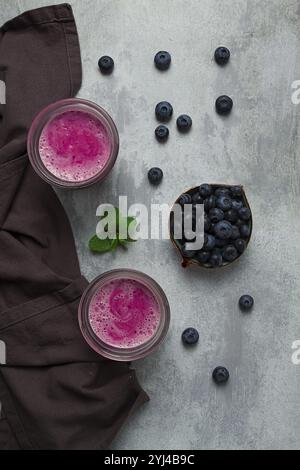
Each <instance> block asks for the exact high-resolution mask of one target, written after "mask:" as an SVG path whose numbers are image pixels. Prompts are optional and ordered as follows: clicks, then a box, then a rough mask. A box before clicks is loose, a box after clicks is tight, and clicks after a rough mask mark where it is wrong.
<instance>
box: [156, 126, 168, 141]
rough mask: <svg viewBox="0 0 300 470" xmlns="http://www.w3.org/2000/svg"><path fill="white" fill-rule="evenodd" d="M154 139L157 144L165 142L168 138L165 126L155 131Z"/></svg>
mask: <svg viewBox="0 0 300 470" xmlns="http://www.w3.org/2000/svg"><path fill="white" fill-rule="evenodd" d="M155 137H156V138H157V140H158V141H159V142H166V140H168V137H169V129H168V128H167V127H166V126H163V125H161V126H158V127H157V128H156V129H155Z"/></svg>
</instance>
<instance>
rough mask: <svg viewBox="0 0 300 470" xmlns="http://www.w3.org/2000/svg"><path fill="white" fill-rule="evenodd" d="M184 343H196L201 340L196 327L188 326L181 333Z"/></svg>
mask: <svg viewBox="0 0 300 470" xmlns="http://www.w3.org/2000/svg"><path fill="white" fill-rule="evenodd" d="M181 339H182V342H183V343H184V344H189V345H191V344H196V343H198V341H199V333H198V331H197V330H196V329H195V328H187V329H186V330H184V332H183V333H182V335H181Z"/></svg>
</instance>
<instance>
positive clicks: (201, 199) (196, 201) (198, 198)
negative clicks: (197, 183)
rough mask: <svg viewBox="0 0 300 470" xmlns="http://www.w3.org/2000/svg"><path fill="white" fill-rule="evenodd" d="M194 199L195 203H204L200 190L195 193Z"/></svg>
mask: <svg viewBox="0 0 300 470" xmlns="http://www.w3.org/2000/svg"><path fill="white" fill-rule="evenodd" d="M192 199H193V203H194V204H203V198H202V196H201V194H199V193H198V192H197V193H195V194H193V196H192Z"/></svg>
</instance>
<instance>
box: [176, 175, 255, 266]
mask: <svg viewBox="0 0 300 470" xmlns="http://www.w3.org/2000/svg"><path fill="white" fill-rule="evenodd" d="M210 186H211V187H212V188H213V189H214V190H216V189H218V188H225V189H226V188H228V189H230V188H232V187H233V186H239V187H240V188H241V189H242V195H241V196H240V199H241V200H242V201H243V205H244V206H245V207H247V208H248V209H249V210H250V212H251V208H250V205H249V202H248V200H247V198H246V194H245V191H244V188H243V186H242V185H236V184H210ZM198 188H199V186H196V187H194V188H190V189H188V190H187V191H185V192H184V193H182V194H190V195H191V196H192V195H193V194H195V193H196V191H197V189H198ZM180 196H181V194H180ZM180 196H178V198H177V199H176V201H175V202H174V205H175V204H178V203H179V202H178V201H179V198H180ZM171 214H172V211H171ZM248 225H249V227H250V234H249V237H248V238H247V239H245V238H243V240H244V241H245V243H246V247H245V250H244V251H243V253H245V251H246V249H247V248H248V245H249V242H250V239H251V235H252V228H253V220H252V212H251V217H250V220H249V221H248ZM169 231H170V239H171V241H172V243H173V245H174V246H175V248H176V249H177V250H178V252H179V253H180V256H181V258H182V263H181V265H182V267H184V268H186V267H187V266H189V265H196V266H200V267H202V268H207V269H215V266H212V265H211V264H210V263H205V264H202V263H200V262H199V261H198V260H196V259H193V258H187V257H185V256H184V255H183V254H182V250H181V244H180V243H179V241H178V240H175V239H174V234H173V232H172V223H171V215H170V219H169ZM243 253H240V254H239V255H238V256H237V257H236V258H235V259H234V260H233V261H224V260H223V263H222V265H221V266H219V267H220V268H223V267H225V266H228V265H230V264H232V263H234V262H235V261H237V260H238V259H239V258H240V257H241V256H242V255H243Z"/></svg>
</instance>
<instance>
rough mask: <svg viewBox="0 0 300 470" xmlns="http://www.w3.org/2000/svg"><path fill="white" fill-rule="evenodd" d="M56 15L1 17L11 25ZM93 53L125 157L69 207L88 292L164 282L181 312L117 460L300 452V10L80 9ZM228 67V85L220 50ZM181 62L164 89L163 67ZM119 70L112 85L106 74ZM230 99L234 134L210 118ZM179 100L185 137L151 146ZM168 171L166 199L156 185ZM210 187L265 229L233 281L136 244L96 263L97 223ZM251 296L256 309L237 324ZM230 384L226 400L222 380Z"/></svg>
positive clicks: (77, 5) (124, 2)
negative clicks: (18, 19) (120, 279)
mask: <svg viewBox="0 0 300 470" xmlns="http://www.w3.org/2000/svg"><path fill="white" fill-rule="evenodd" d="M49 3H51V2H49V1H45V0H19V1H14V0H12V1H9V2H7V1H3V0H1V1H0V4H1V9H0V19H1V22H4V21H5V20H8V19H9V18H11V17H12V16H14V15H16V14H18V13H19V12H21V11H23V10H25V9H30V8H34V7H38V6H41V5H46V4H49ZM70 3H71V4H72V6H73V8H74V12H75V15H76V19H77V25H78V31H79V36H80V42H81V48H82V60H83V69H84V81H83V86H82V89H81V91H80V96H81V97H85V98H87V99H91V100H94V101H96V102H97V103H99V104H101V105H102V106H104V107H105V108H106V109H107V110H108V111H109V112H110V113H111V114H112V116H113V117H114V119H115V120H116V122H117V125H118V128H119V131H120V138H121V149H120V154H119V159H118V162H117V165H116V167H115V169H114V171H113V174H112V175H111V176H110V178H109V179H108V180H107V181H106V182H105V183H104V184H102V185H98V186H95V187H93V188H91V189H88V190H84V191H80V192H67V193H65V192H60V193H59V195H60V197H61V200H62V202H63V204H64V206H65V208H66V210H67V211H68V213H69V216H70V218H71V221H72V225H73V228H74V233H75V237H76V243H77V247H78V251H79V256H80V261H81V266H82V270H83V272H84V274H85V275H87V277H88V278H89V279H92V278H93V277H94V276H96V275H97V274H99V273H101V272H103V271H105V270H108V269H111V268H116V267H120V266H124V267H125V266H126V267H134V268H137V269H140V270H142V271H145V272H146V273H148V274H150V275H151V276H153V277H154V278H155V279H156V280H157V281H158V282H159V283H160V284H161V285H162V287H163V288H164V289H165V291H166V294H167V296H168V298H169V300H170V304H171V309H172V322H171V328H170V333H169V335H168V338H167V340H166V342H165V343H164V345H163V346H162V347H161V348H160V349H159V351H158V352H157V353H155V354H154V355H153V356H151V357H149V358H147V359H145V360H142V361H140V362H139V363H137V364H136V369H137V373H138V377H139V379H140V382H141V383H142V385H143V386H144V388H145V389H146V390H147V392H148V393H149V395H150V397H151V401H150V402H149V403H148V404H146V405H145V406H144V407H143V408H142V409H140V410H139V411H138V412H137V413H135V415H134V416H132V417H131V419H130V420H129V422H128V423H127V424H126V425H125V426H124V428H123V429H122V431H121V432H120V434H119V435H118V437H117V438H116V440H115V442H114V445H113V447H114V448H115V449H158V448H161V449H276V448H279V449H288V448H291V449H297V448H299V447H300V394H299V387H300V366H296V365H293V364H292V362H291V355H292V349H291V345H292V342H293V341H294V340H296V339H300V312H299V296H300V289H299V287H300V238H299V233H300V213H299V197H300V194H299V193H300V181H299V175H300V168H299V155H298V153H299V144H300V140H299V132H298V129H299V113H300V106H298V107H297V106H295V105H293V104H292V103H291V93H292V90H291V84H292V82H293V81H294V80H296V79H300V60H299V59H300V5H299V2H297V1H296V0H269V1H265V0H263V1H262V0H248V1H246V0H190V1H188V2H187V1H180V0H164V1H160V0H151V1H150V0H93V1H92V0H90V1H89V0H86V1H83V0H74V1H71V2H70ZM219 44H224V45H227V46H228V47H229V48H230V50H231V52H232V58H231V62H230V64H229V65H228V66H227V67H226V68H224V69H221V68H219V67H217V66H216V65H215V63H214V62H213V60H212V57H213V52H214V49H215V47H216V46H217V45H219ZM161 49H166V50H168V51H170V52H171V54H172V59H173V63H172V67H171V69H170V71H169V72H168V73H166V74H161V73H159V72H157V71H156V70H155V68H154V67H153V64H152V61H153V56H154V54H155V52H157V51H158V50H161ZM103 54H109V55H111V56H112V57H113V58H114V59H115V63H116V68H115V72H114V74H113V76H111V77H103V76H101V75H100V74H99V72H98V70H97V61H98V58H99V57H100V56H101V55H103ZM223 93H226V94H229V95H231V96H232V97H233V100H234V103H235V106H234V111H233V113H232V115H231V116H230V117H229V118H228V119H221V118H220V117H218V116H217V115H216V114H215V112H214V101H215V99H216V97H217V96H218V95H220V94H223ZM164 99H166V100H169V101H170V102H171V103H172V104H173V106H174V112H175V116H176V115H178V114H180V113H183V112H184V113H188V114H190V115H191V116H192V118H193V130H192V132H191V133H190V134H189V135H186V136H180V135H178V133H177V132H176V128H175V119H173V121H172V123H171V125H170V132H171V136H170V140H169V142H168V144H167V145H165V146H161V145H158V144H157V143H156V142H155V139H154V137H153V131H154V128H155V125H156V122H155V120H154V106H155V104H156V103H157V102H158V101H160V100H164ZM154 165H158V166H160V167H162V168H163V170H164V173H165V178H164V182H163V184H162V185H161V186H160V187H159V188H158V189H153V188H151V187H150V186H149V185H148V183H147V180H146V172H147V169H148V168H149V167H151V166H154ZM202 182H224V183H225V182H226V183H227V182H230V183H231V182H232V183H242V184H244V186H245V189H246V193H247V196H248V199H249V202H250V204H251V207H252V210H253V215H254V233H253V238H252V242H251V245H250V247H249V249H248V251H247V253H246V254H245V255H244V256H243V257H242V258H241V259H240V261H239V262H238V263H236V264H235V265H234V266H232V267H231V268H229V269H226V270H220V271H214V272H206V271H202V270H200V269H189V270H186V271H185V270H183V269H181V267H180V264H179V258H178V256H177V253H176V252H175V250H174V249H173V247H172V246H171V244H170V242H168V241H151V240H148V241H140V242H138V243H137V244H136V245H134V246H131V247H130V249H129V250H128V252H122V251H118V253H117V254H114V255H111V254H107V255H103V256H101V257H97V256H93V255H91V254H90V253H89V251H88V250H87V247H86V245H87V240H88V238H89V236H90V235H91V234H92V233H93V232H94V231H95V225H96V217H95V211H96V207H97V206H98V204H99V203H100V202H112V203H115V202H117V197H118V195H119V194H122V195H124V194H125V195H128V197H129V201H130V202H131V203H133V202H143V203H146V204H150V202H151V201H153V202H168V203H171V202H173V201H174V199H175V198H176V197H177V195H178V194H179V193H181V192H182V190H184V189H186V188H188V187H191V186H194V185H198V184H200V183H202ZM243 293H250V294H252V295H253V296H254V298H255V309H254V311H253V313H251V314H249V315H244V314H241V313H240V312H239V310H238V308H237V300H238V298H239V296H240V295H241V294H243ZM190 325H193V326H195V327H197V328H198V330H199V332H200V342H199V345H198V346H197V347H196V348H195V349H194V350H192V351H187V350H185V349H184V348H183V347H182V346H181V342H180V335H181V332H182V330H183V329H184V328H185V327H186V326H190ZM219 364H223V365H226V366H227V367H228V369H229V370H230V372H231V381H230V383H229V384H228V385H227V386H226V387H225V388H216V387H215V386H214V384H213V383H212V381H211V378H210V376H211V371H212V369H213V368H214V367H215V366H216V365H219Z"/></svg>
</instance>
